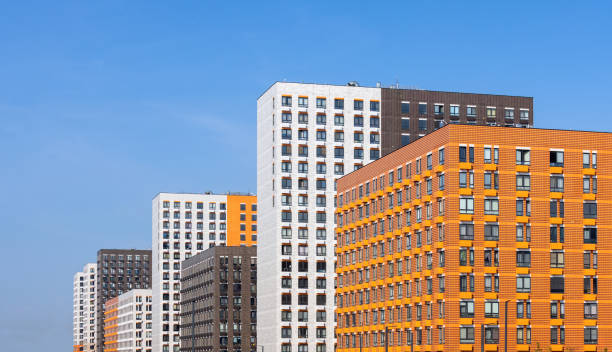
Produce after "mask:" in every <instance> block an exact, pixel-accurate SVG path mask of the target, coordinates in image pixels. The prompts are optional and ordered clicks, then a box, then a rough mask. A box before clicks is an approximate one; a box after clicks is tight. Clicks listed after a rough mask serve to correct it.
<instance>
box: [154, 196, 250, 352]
mask: <svg viewBox="0 0 612 352" xmlns="http://www.w3.org/2000/svg"><path fill="white" fill-rule="evenodd" d="M152 205H153V219H152V222H153V223H152V227H153V286H152V290H153V350H154V351H155V352H178V351H179V349H180V332H181V331H180V313H181V306H180V303H181V294H180V291H181V282H180V280H181V262H182V261H183V260H185V259H188V258H190V257H191V256H193V255H195V254H197V253H199V252H202V251H204V250H206V249H208V248H210V247H214V246H253V245H255V244H256V243H257V197H255V196H254V195H241V194H193V193H159V194H158V195H157V196H155V198H154V199H153V204H152Z"/></svg>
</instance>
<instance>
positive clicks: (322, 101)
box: [317, 98, 327, 116]
mask: <svg viewBox="0 0 612 352" xmlns="http://www.w3.org/2000/svg"><path fill="white" fill-rule="evenodd" d="M326 107H327V99H325V98H317V108H318V109H325V108H326ZM323 116H325V115H323Z"/></svg>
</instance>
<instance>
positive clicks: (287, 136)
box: [281, 128, 291, 139]
mask: <svg viewBox="0 0 612 352" xmlns="http://www.w3.org/2000/svg"><path fill="white" fill-rule="evenodd" d="M281 139H291V130H290V129H288V128H283V129H282V130H281Z"/></svg>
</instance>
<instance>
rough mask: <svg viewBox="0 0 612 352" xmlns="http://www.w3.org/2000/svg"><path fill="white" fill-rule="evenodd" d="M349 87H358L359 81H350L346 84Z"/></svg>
mask: <svg viewBox="0 0 612 352" xmlns="http://www.w3.org/2000/svg"><path fill="white" fill-rule="evenodd" d="M346 85H347V86H349V87H359V82H357V81H350V82H348V83H347V84H346Z"/></svg>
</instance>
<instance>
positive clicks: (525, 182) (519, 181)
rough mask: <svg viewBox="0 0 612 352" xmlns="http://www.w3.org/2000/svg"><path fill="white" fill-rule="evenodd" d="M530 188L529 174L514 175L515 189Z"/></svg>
mask: <svg viewBox="0 0 612 352" xmlns="http://www.w3.org/2000/svg"><path fill="white" fill-rule="evenodd" d="M530 189H531V177H530V175H524V174H518V175H516V190H517V191H529V190H530Z"/></svg>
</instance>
